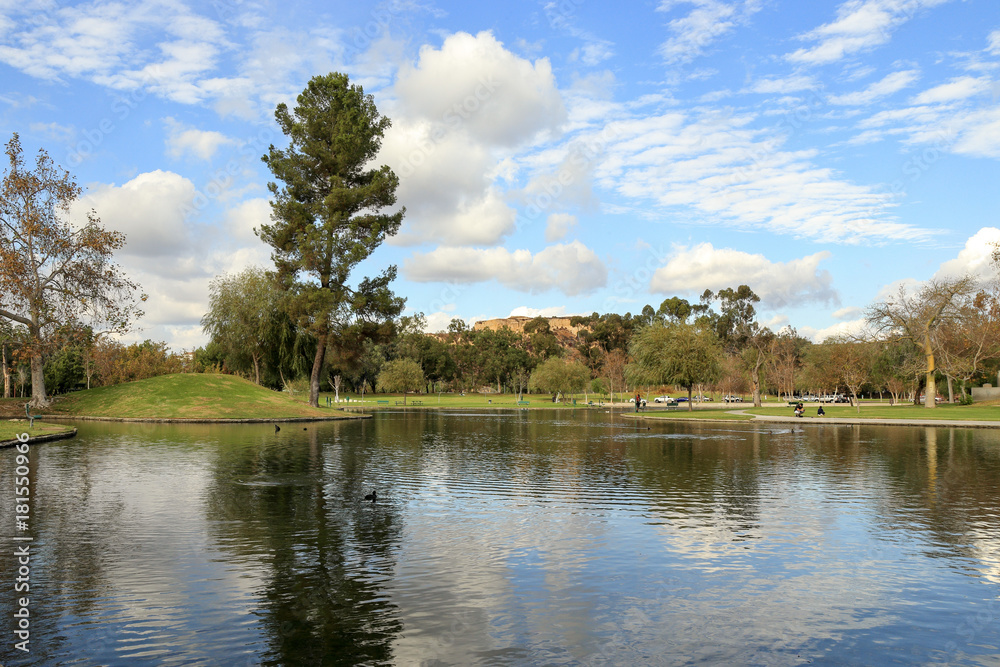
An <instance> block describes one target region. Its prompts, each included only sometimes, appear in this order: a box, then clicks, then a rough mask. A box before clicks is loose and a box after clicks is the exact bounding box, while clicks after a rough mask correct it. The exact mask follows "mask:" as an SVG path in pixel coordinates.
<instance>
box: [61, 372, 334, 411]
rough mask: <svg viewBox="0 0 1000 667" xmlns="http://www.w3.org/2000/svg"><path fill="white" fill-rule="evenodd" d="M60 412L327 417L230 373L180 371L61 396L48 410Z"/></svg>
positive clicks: (315, 409) (301, 403)
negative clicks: (213, 373)
mask: <svg viewBox="0 0 1000 667" xmlns="http://www.w3.org/2000/svg"><path fill="white" fill-rule="evenodd" d="M50 412H51V413H53V414H57V415H65V416H86V417H117V418H123V419H284V418H297V417H306V418H308V417H315V418H323V417H333V416H337V415H344V414H345V413H343V412H341V411H339V410H331V409H329V408H325V407H324V408H318V409H317V408H312V407H310V406H309V405H307V404H306V401H305V399H304V398H301V397H297V398H292V397H290V396H288V395H287V394H284V393H279V392H275V391H271V390H270V389H265V388H264V387H259V386H257V385H255V384H254V383H252V382H250V381H248V380H244V379H242V378H239V377H236V376H233V375H210V374H197V373H180V374H175V375H161V376H159V377H154V378H149V379H147V380H139V381H138V382H127V383H125V384H120V385H115V386H113V387H98V388H96V389H88V390H86V391H79V392H74V393H72V394H70V395H69V396H65V397H61V398H60V399H59V400H58V401H57V402H56V403H55V404H54V405H53V407H52V409H51V410H50Z"/></svg>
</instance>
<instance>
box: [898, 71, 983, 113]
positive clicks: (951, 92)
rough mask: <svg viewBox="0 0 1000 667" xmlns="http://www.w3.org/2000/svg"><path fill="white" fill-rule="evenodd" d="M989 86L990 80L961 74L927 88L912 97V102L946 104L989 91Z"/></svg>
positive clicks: (918, 103)
mask: <svg viewBox="0 0 1000 667" xmlns="http://www.w3.org/2000/svg"><path fill="white" fill-rule="evenodd" d="M991 87H992V82H991V81H990V80H989V79H987V78H985V77H984V78H977V77H972V76H963V77H961V78H958V79H952V80H951V81H949V82H948V83H943V84H941V85H939V86H935V87H934V88H931V89H929V90H925V91H924V92H922V93H920V94H919V95H917V96H916V97H914V98H913V102H912V104H914V105H917V106H919V105H923V104H947V103H949V102H956V101H959V100H964V99H967V98H969V97H973V96H975V95H980V94H983V93H989V92H990V90H991Z"/></svg>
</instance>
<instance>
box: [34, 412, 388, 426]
mask: <svg viewBox="0 0 1000 667" xmlns="http://www.w3.org/2000/svg"><path fill="white" fill-rule="evenodd" d="M371 417H372V416H371V415H369V414H358V415H335V416H330V417H274V418H264V417H215V418H213V417H191V418H188V417H94V416H86V415H82V416H77V415H41V416H40V417H39V419H41V420H68V421H74V420H75V421H97V422H120V423H137V424H271V423H282V424H284V423H291V422H326V421H343V420H348V419H371Z"/></svg>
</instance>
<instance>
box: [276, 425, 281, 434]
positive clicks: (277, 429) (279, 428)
mask: <svg viewBox="0 0 1000 667" xmlns="http://www.w3.org/2000/svg"><path fill="white" fill-rule="evenodd" d="M280 430H281V427H280V426H278V425H277V424H275V425H274V432H275V433H277V432H278V431H280Z"/></svg>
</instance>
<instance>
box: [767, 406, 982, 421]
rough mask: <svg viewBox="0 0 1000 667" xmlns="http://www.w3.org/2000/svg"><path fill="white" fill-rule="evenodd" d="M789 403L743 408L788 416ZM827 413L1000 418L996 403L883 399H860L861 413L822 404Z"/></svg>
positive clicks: (811, 413) (809, 411)
mask: <svg viewBox="0 0 1000 667" xmlns="http://www.w3.org/2000/svg"><path fill="white" fill-rule="evenodd" d="M804 405H805V408H806V417H816V409H817V408H818V407H819V405H818V404H816V403H805V404H804ZM792 410H793V408H792V407H791V406H786V407H781V408H768V407H764V408H753V407H750V408H748V409H747V412H749V413H751V414H755V415H771V416H779V417H791V416H793V415H792ZM823 410H825V411H826V416H827V417H846V418H855V419H857V418H861V419H923V420H961V421H1000V406H997V405H951V404H948V403H942V404H940V405H938V406H937V407H935V408H932V409H927V408H925V407H922V406H916V405H910V404H906V405H889V404H887V403H862V404H861V413H860V414H858V409H857V408H853V407H851V406H849V405H826V404H824V405H823Z"/></svg>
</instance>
